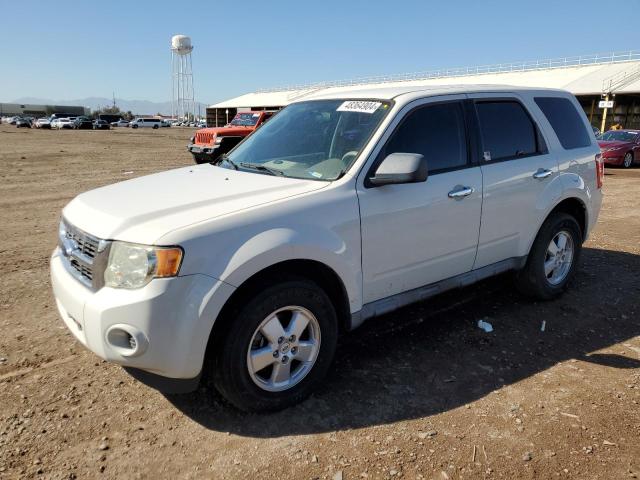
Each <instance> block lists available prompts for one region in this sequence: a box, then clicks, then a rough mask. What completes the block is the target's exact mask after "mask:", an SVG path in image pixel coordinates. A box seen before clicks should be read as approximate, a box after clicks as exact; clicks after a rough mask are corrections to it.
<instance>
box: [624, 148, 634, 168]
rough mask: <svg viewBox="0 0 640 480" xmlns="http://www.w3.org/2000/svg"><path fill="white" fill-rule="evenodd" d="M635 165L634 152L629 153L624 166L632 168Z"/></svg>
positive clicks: (626, 154) (626, 155)
mask: <svg viewBox="0 0 640 480" xmlns="http://www.w3.org/2000/svg"><path fill="white" fill-rule="evenodd" d="M632 165H633V152H627V153H625V154H624V160H623V161H622V166H623V167H624V168H631V166H632Z"/></svg>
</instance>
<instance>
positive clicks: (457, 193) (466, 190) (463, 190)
mask: <svg viewBox="0 0 640 480" xmlns="http://www.w3.org/2000/svg"><path fill="white" fill-rule="evenodd" d="M474 191H475V190H474V189H473V188H472V187H456V188H454V189H453V190H451V191H450V192H449V194H448V195H449V198H463V197H468V196H469V195H471V194H472V193H473V192H474Z"/></svg>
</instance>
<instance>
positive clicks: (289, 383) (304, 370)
mask: <svg viewBox="0 0 640 480" xmlns="http://www.w3.org/2000/svg"><path fill="white" fill-rule="evenodd" d="M320 340H321V339H320V324H319V323H318V319H317V318H316V317H315V315H314V314H313V313H311V312H310V311H309V310H307V309H306V308H304V307H300V306H295V305H290V306H286V307H283V308H279V309H278V310H275V311H274V312H272V313H270V314H269V315H268V316H267V317H266V318H265V319H264V320H263V321H262V322H261V323H260V325H258V328H256V330H255V331H254V332H253V335H252V337H251V342H250V343H249V349H248V350H247V370H248V372H249V376H250V377H251V380H253V383H255V384H256V385H257V386H258V387H260V388H261V389H263V390H266V391H268V392H281V391H284V390H288V389H290V388H292V387H293V386H295V385H297V384H298V383H300V382H301V381H302V380H303V379H304V378H305V377H306V376H307V375H308V374H309V372H310V371H311V370H312V369H313V366H314V365H315V362H316V360H317V358H318V353H319V351H320Z"/></svg>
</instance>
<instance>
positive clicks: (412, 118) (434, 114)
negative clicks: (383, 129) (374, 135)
mask: <svg viewBox="0 0 640 480" xmlns="http://www.w3.org/2000/svg"><path fill="white" fill-rule="evenodd" d="M384 152H385V155H389V154H391V153H396V152H401V153H419V154H422V155H424V158H426V159H427V162H428V165H429V174H433V173H437V172H441V171H446V170H453V169H456V168H460V167H463V166H465V165H466V164H467V141H466V135H465V122H464V113H463V111H462V106H461V105H460V103H458V102H455V103H441V104H436V105H428V106H425V107H421V108H419V109H417V110H414V111H413V112H410V113H409V114H407V117H406V118H405V119H404V121H403V122H402V123H401V124H400V126H399V127H398V129H397V130H396V131H395V132H394V134H393V136H392V137H391V138H390V139H389V142H388V143H387V145H386V147H385V150H384Z"/></svg>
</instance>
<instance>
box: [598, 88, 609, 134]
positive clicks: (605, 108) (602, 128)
mask: <svg viewBox="0 0 640 480" xmlns="http://www.w3.org/2000/svg"><path fill="white" fill-rule="evenodd" d="M604 101H605V102H609V92H607V94H606V95H605V97H604ZM607 110H609V109H608V108H607V107H606V104H605V107H604V110H603V112H602V124H601V125H600V131H601V132H604V124H605V123H607Z"/></svg>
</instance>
